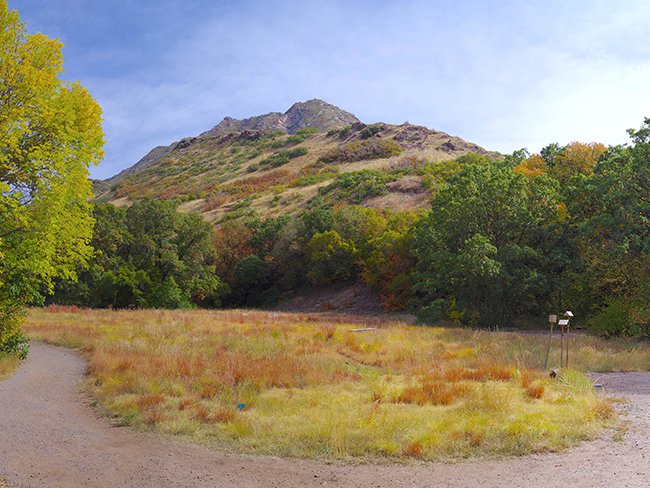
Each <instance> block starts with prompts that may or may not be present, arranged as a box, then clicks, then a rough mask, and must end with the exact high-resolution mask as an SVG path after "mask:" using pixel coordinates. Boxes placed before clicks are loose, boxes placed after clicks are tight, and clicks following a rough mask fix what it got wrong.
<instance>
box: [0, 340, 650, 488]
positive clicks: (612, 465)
mask: <svg viewBox="0 0 650 488" xmlns="http://www.w3.org/2000/svg"><path fill="white" fill-rule="evenodd" d="M84 367H85V365H84V361H83V360H82V358H81V357H80V356H79V355H77V354H76V353H74V352H72V351H68V350H65V349H61V348H58V347H53V346H47V345H42V344H32V351H31V354H30V356H29V359H28V360H27V361H26V362H25V363H24V364H23V365H22V366H21V367H20V369H19V370H18V372H17V373H16V374H15V375H14V376H13V377H12V378H10V379H9V380H7V381H4V382H0V479H2V478H5V479H7V480H8V481H9V483H10V484H11V486H12V487H23V486H26V487H43V486H46V487H97V488H99V487H111V488H113V487H156V488H158V487H229V488H232V487H238V488H248V487H251V488H252V487H299V486H300V487H304V486H307V487H312V486H330V487H386V488H388V487H391V488H392V487H452V486H453V487H476V486H481V487H507V488H515V487H544V488H552V487H563V488H566V487H572V488H573V487H589V488H597V487H607V488H616V487H644V488H647V487H648V486H650V373H628V374H609V375H604V376H603V378H602V380H601V382H603V383H604V384H605V389H606V390H607V392H608V393H610V394H614V395H617V396H625V397H626V398H627V399H628V400H629V403H628V404H627V405H626V406H624V407H623V410H624V415H625V416H627V418H628V420H629V422H630V428H629V431H628V432H627V433H626V434H625V435H624V436H623V440H619V441H614V440H612V435H611V433H610V434H608V435H607V436H606V437H604V438H603V439H602V440H599V441H595V442H589V443H584V444H583V445H582V446H580V447H579V448H577V449H574V450H571V451H569V452H566V453H561V454H543V455H534V456H527V457H524V458H515V459H507V460H501V461H463V462H459V463H456V464H445V463H427V464H417V465H406V466H405V465H368V464H365V465H349V464H343V463H333V464H328V463H325V462H321V461H304V460H294V459H278V458H269V457H245V456H234V455H225V454H221V453H218V452H214V451H210V450H208V449H204V448H201V447H195V446H187V445H183V444H178V443H174V442H169V441H164V440H161V439H159V438H158V437H155V436H152V435H147V434H142V433H138V432H133V431H131V430H129V429H127V428H120V427H113V426H111V425H110V424H109V422H108V421H107V420H106V419H102V418H98V417H97V415H96V414H95V412H94V411H93V409H92V408H90V406H89V405H88V404H87V400H85V399H84V396H83V395H82V394H81V393H80V390H79V387H80V382H81V381H82V380H83V373H84Z"/></svg>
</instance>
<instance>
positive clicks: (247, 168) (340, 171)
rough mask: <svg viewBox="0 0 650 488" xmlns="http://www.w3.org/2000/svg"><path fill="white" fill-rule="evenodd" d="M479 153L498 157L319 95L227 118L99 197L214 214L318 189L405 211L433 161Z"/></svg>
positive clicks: (426, 188) (277, 211)
mask: <svg viewBox="0 0 650 488" xmlns="http://www.w3.org/2000/svg"><path fill="white" fill-rule="evenodd" d="M472 153H473V154H478V155H482V156H489V157H500V156H499V155H498V154H496V153H491V152H489V151H487V150H485V149H483V148H482V147H480V146H477V145H476V144H473V143H471V142H467V141H465V140H463V139H461V138H459V137H455V136H451V135H449V134H446V133H445V132H441V131H436V130H432V129H428V128H426V127H422V126H417V125H413V124H409V123H405V124H401V125H393V124H385V123H375V124H365V123H363V122H361V121H360V120H359V119H358V118H357V117H355V116H354V115H352V114H351V113H349V112H346V111H345V110H342V109H340V108H338V107H336V106H334V105H331V104H329V103H327V102H324V101H322V100H317V99H314V100H308V101H306V102H298V103H295V104H293V105H292V106H291V107H290V108H289V109H288V110H287V111H286V112H284V113H280V112H271V113H268V114H265V115H258V116H254V117H249V118H247V119H243V120H237V119H234V118H231V117H225V118H224V119H223V120H222V121H221V122H220V123H219V124H217V125H216V126H214V127H213V128H212V129H210V130H208V131H206V132H203V133H202V134H200V135H198V136H193V137H186V138H184V139H181V140H180V141H177V142H174V143H172V144H170V145H169V146H158V147H155V148H153V149H152V150H151V151H150V152H149V153H148V154H146V155H145V156H144V157H143V158H142V159H141V160H140V161H138V162H137V163H136V164H135V165H133V166H131V167H130V168H128V169H125V170H124V171H122V172H121V173H119V174H117V175H115V176H113V177H112V178H109V179H108V180H105V181H96V182H93V183H94V189H95V192H96V195H97V198H98V199H99V200H102V201H110V202H113V203H115V204H116V205H129V204H130V203H131V202H133V201H135V200H138V199H141V198H160V199H172V198H173V199H175V200H176V201H178V202H179V205H180V208H181V209H182V210H187V211H198V212H201V213H203V214H204V216H205V217H206V218H207V219H209V220H211V221H216V222H220V221H222V220H223V219H234V218H244V217H250V216H256V217H260V218H264V217H268V216H277V215H282V214H292V213H295V212H299V211H300V210H301V209H302V208H304V207H305V206H306V205H308V204H309V202H310V201H312V199H313V198H315V197H316V196H320V197H323V196H326V197H327V198H328V199H329V201H330V202H331V203H332V204H350V203H353V204H361V205H366V206H369V207H376V208H389V209H401V210H408V209H417V208H426V207H427V206H428V204H429V203H428V202H429V198H430V196H431V191H432V188H433V187H432V183H431V181H433V180H432V179H431V177H430V174H431V172H432V171H433V172H435V171H436V170H435V166H436V165H438V164H439V163H441V162H443V161H448V160H454V159H456V158H458V157H460V156H464V155H468V154H472ZM427 174H429V176H427Z"/></svg>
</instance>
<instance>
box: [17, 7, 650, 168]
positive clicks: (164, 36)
mask: <svg viewBox="0 0 650 488" xmlns="http://www.w3.org/2000/svg"><path fill="white" fill-rule="evenodd" d="M8 4H9V6H10V8H15V9H17V10H18V11H19V12H20V14H21V18H22V20H23V22H25V24H26V27H27V30H28V32H30V33H34V32H42V33H45V34H47V35H48V36H50V37H55V38H59V39H60V40H61V41H62V42H63V44H64V51H63V55H64V59H65V62H64V67H65V74H64V75H63V78H64V79H65V80H69V81H75V80H78V81H80V82H81V83H82V85H83V86H85V87H86V88H88V89H89V91H90V92H91V94H92V95H93V96H94V97H95V99H96V100H97V101H98V102H99V103H100V105H101V107H102V109H103V112H104V131H105V134H106V140H107V143H106V146H105V151H106V156H105V159H104V161H103V162H102V163H100V165H99V166H97V167H95V168H92V169H91V176H93V177H95V178H107V177H109V176H112V175H114V174H116V173H117V172H119V171H120V170H122V169H124V168H127V167H129V166H131V165H133V164H134V163H136V162H137V161H138V160H139V159H140V158H141V157H142V156H144V155H145V154H146V153H147V152H148V151H149V150H150V149H152V148H153V147H155V146H158V145H168V144H170V143H172V142H174V141H176V140H179V139H181V138H183V137H187V136H191V135H197V134H199V133H201V132H204V131H206V130H208V129H210V128H211V127H213V126H214V125H216V124H217V123H219V121H221V119H222V118H223V117H225V116H227V115H228V116H232V117H235V118H245V117H249V116H252V115H259V114H263V113H267V112H271V111H274V112H284V111H286V110H287V109H288V108H289V107H290V106H291V105H292V104H293V103H294V102H296V101H303V100H308V99H311V98H320V99H323V100H325V101H327V102H329V103H333V104H334V105H337V106H339V107H341V108H343V109H345V110H347V111H349V112H351V113H353V114H355V115H356V116H357V117H358V118H360V119H361V120H362V121H364V122H367V123H372V122H379V121H381V122H387V123H396V124H400V123H402V122H406V121H408V122H410V123H413V124H418V125H425V126H427V127H430V128H432V129H436V130H441V131H444V132H447V133H449V134H452V135H456V136H459V137H462V138H464V139H466V140H468V141H471V142H474V143H477V144H479V145H481V146H483V147H485V148H487V149H490V150H494V151H500V152H502V153H509V152H512V151H514V150H516V149H521V148H527V149H528V150H529V151H531V152H537V151H539V150H540V149H541V148H542V147H544V146H546V145H547V144H549V143H552V142H557V143H560V144H566V143H568V142H571V141H573V140H579V141H582V142H591V141H598V142H603V143H605V144H621V143H625V142H626V141H627V140H628V137H627V133H626V130H627V129H629V128H632V127H634V128H638V127H640V125H641V124H642V122H643V119H644V117H646V116H650V90H649V89H648V87H649V85H650V28H648V26H650V2H648V1H647V0H638V1H637V0H620V1H618V2H613V1H611V0H606V1H601V0H561V1H557V0H528V1H523V0H521V1H515V0H500V1H499V0H493V1H486V0H455V1H453V0H449V1H446V0H429V1H416V0H411V1H406V0H404V1H402V0H391V1H384V0H374V1H370V0H368V1H366V0H347V1H345V0H331V1H324V0H320V1H311V0H301V1H295V0H294V1H274V0H260V1H254V0H236V1H234V0H233V1H219V0H137V1H132V0H9V1H8Z"/></svg>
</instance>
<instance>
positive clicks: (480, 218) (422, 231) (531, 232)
mask: <svg viewBox="0 0 650 488" xmlns="http://www.w3.org/2000/svg"><path fill="white" fill-rule="evenodd" d="M559 208H560V200H559V193H558V185H557V182H555V181H554V180H552V179H549V178H547V177H540V178H536V179H535V180H534V181H533V182H529V181H528V180H527V179H526V178H525V177H523V176H521V175H518V174H516V173H515V172H514V171H513V169H512V167H511V165H510V164H509V163H506V164H502V163H491V164H480V165H476V164H468V165H466V166H465V167H464V168H463V170H462V171H461V172H460V173H459V174H458V175H457V176H456V177H454V178H452V180H451V181H450V184H449V185H448V186H446V187H445V188H443V189H442V190H440V191H439V192H438V193H437V194H436V196H435V197H434V199H433V202H432V210H431V212H430V213H429V215H428V216H427V217H425V218H424V219H422V220H421V221H420V222H419V224H418V226H417V228H416V231H415V235H414V243H413V246H414V247H413V251H414V253H415V256H416V258H417V260H418V263H417V272H416V274H415V279H416V283H415V290H416V291H417V292H418V293H419V297H420V299H421V304H422V306H423V310H424V314H423V315H427V313H429V317H430V318H432V319H435V318H442V317H441V312H444V313H445V314H447V315H449V313H448V312H449V305H453V308H454V309H455V310H454V315H455V317H456V318H460V317H463V318H464V320H466V321H468V322H470V323H471V322H473V321H475V320H478V321H479V323H481V324H484V325H497V324H501V325H504V324H507V323H509V322H510V321H511V320H512V319H513V318H515V317H516V316H520V315H525V314H527V313H533V312H536V313H538V312H540V310H541V308H542V305H544V304H546V303H548V301H549V299H550V295H551V291H552V286H551V285H552V282H551V280H552V276H550V270H551V268H552V266H551V264H552V256H553V249H554V248H555V246H556V245H557V242H558V241H559V238H560V236H561V226H559V222H560V214H559Z"/></svg>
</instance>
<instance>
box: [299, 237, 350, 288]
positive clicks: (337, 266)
mask: <svg viewBox="0 0 650 488" xmlns="http://www.w3.org/2000/svg"><path fill="white" fill-rule="evenodd" d="M357 253H358V251H357V249H356V247H354V244H352V243H350V242H347V241H345V240H344V239H343V238H342V237H341V236H340V235H339V233H338V232H336V231H335V230H328V231H326V232H323V233H321V234H316V235H314V237H312V238H311V240H310V241H309V243H308V244H307V254H308V256H309V258H310V261H311V269H310V270H309V272H308V273H307V278H309V281H311V282H312V283H313V284H315V285H326V284H330V283H337V282H345V281H350V280H352V279H353V278H354V277H355V276H356V275H357V273H358V266H357Z"/></svg>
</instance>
